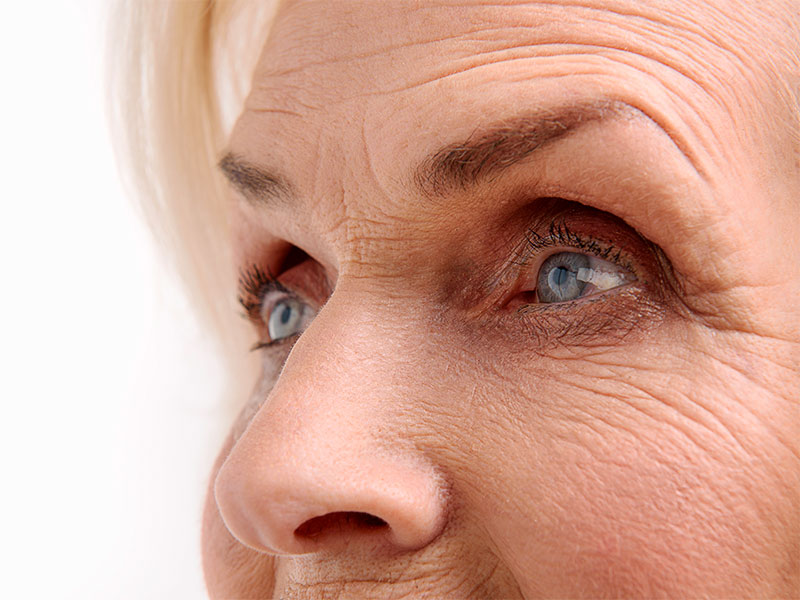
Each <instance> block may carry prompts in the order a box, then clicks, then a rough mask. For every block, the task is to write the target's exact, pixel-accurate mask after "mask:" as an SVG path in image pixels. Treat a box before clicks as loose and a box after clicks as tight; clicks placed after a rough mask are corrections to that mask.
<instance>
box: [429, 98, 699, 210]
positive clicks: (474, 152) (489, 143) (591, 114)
mask: <svg viewBox="0 0 800 600" xmlns="http://www.w3.org/2000/svg"><path fill="white" fill-rule="evenodd" d="M620 117H625V118H632V119H638V120H643V121H647V122H648V123H651V124H652V123H654V121H653V120H652V119H651V118H650V117H649V116H647V115H646V114H645V113H643V112H642V111H641V110H639V109H638V108H635V107H633V106H631V105H630V104H627V103H625V102H621V101H611V100H599V101H593V102H588V103H582V104H575V105H566V106H561V107H558V108H555V109H552V110H548V111H542V112H538V113H533V114H529V115H522V116H516V117H512V118H511V119H508V120H505V121H503V122H501V123H498V124H495V125H490V126H488V127H485V128H479V129H477V130H476V131H475V132H474V133H473V134H472V135H471V136H470V137H469V138H468V139H467V140H465V141H463V142H460V143H455V144H450V145H447V146H445V147H444V148H441V149H439V150H437V151H435V152H433V153H432V154H430V155H429V156H428V158H426V159H425V160H423V161H422V163H420V165H419V166H418V167H417V169H416V170H415V171H414V173H413V180H414V184H415V187H416V188H417V189H418V190H419V191H420V193H421V194H422V195H423V196H425V197H429V198H430V197H444V196H447V195H448V194H450V193H452V192H455V191H458V190H465V189H468V188H471V187H474V186H475V185H477V184H479V183H480V182H482V181H484V180H485V179H487V178H490V177H491V176H493V175H496V174H497V173H499V172H501V171H503V170H505V169H507V168H509V167H511V166H513V165H514V164H516V163H518V162H520V161H522V160H524V159H526V158H528V157H529V156H530V155H531V154H533V153H535V152H536V151H537V150H540V149H542V148H544V147H545V146H547V145H548V144H551V143H553V142H556V141H558V140H560V139H563V138H565V137H567V136H568V135H570V134H571V133H574V132H575V131H577V130H578V129H580V128H582V127H584V126H586V125H588V124H590V123H594V122H597V121H604V120H609V119H613V118H620ZM656 125H657V126H658V127H659V129H662V131H663V128H661V127H660V126H659V125H658V124H657V123H656ZM684 154H685V153H684ZM690 162H691V161H690Z"/></svg>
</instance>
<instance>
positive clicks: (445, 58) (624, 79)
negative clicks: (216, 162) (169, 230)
mask: <svg viewBox="0 0 800 600" xmlns="http://www.w3.org/2000/svg"><path fill="white" fill-rule="evenodd" d="M792 12H796V10H795V9H794V8H793V6H792V3H791V2H786V3H780V2H773V3H769V2H767V3H745V2H741V3H740V2H733V1H731V0H715V1H708V2H688V1H687V2H683V1H676V2H669V3H667V2H656V1H652V2H650V1H648V2H642V1H640V0H625V1H623V0H620V1H616V0H605V1H601V0H581V1H575V2H573V1H564V2H561V1H559V2H556V3H549V2H516V1H511V0H509V1H507V2H503V3H496V4H494V3H490V2H486V1H482V0H473V1H470V0H462V1H458V2H457V1H455V0H453V1H446V0H420V1H419V2H400V1H398V2H393V1H392V2H390V1H388V0H387V1H385V2H384V1H381V2H372V1H362V2H354V1H350V0H336V1H335V2H332V1H328V2H323V1H309V2H288V3H285V5H284V6H283V7H282V8H281V10H280V12H279V15H278V20H277V22H276V25H275V28H274V30H273V33H272V35H271V37H270V39H269V40H268V42H267V44H266V46H265V48H264V49H263V52H262V56H261V59H260V63H259V67H258V69H257V72H256V76H255V81H254V85H253V89H252V91H251V94H250V96H249V98H248V100H247V102H246V105H245V107H244V109H243V112H242V114H241V117H240V119H239V121H238V123H237V125H236V127H235V129H234V132H233V134H232V136H231V139H230V145H229V148H230V152H231V153H232V154H231V155H232V156H234V157H235V158H236V161H238V162H237V163H236V167H235V168H231V167H230V166H229V168H228V172H229V175H230V174H231V173H239V175H240V176H239V178H238V179H237V178H236V177H235V176H233V179H234V182H233V183H234V186H233V187H236V188H237V189H238V191H235V192H232V199H231V207H232V209H231V210H232V214H233V221H234V224H235V227H236V230H237V244H238V245H237V248H236V254H237V260H238V261H239V266H240V267H241V268H242V270H243V271H247V270H248V269H252V268H253V266H254V265H255V266H258V267H259V268H260V269H261V270H263V271H264V272H266V271H270V272H271V273H272V274H273V275H275V276H277V277H278V279H279V280H280V281H281V283H282V284H283V286H284V288H286V289H287V290H289V291H290V293H291V294H292V295H293V296H294V297H296V298H299V299H300V301H301V302H302V304H303V306H304V307H306V308H307V310H308V311H311V312H313V314H315V316H314V318H313V319H311V318H309V319H307V321H308V323H307V327H306V328H305V330H304V332H303V333H302V335H299V336H293V337H289V338H287V339H284V340H282V341H280V342H278V343H276V344H274V345H272V346H270V347H269V348H265V349H262V350H259V352H261V353H262V356H263V373H262V375H261V378H260V381H259V382H258V384H257V385H256V386H255V387H254V392H253V395H252V398H251V399H250V401H249V403H248V405H247V407H246V408H245V410H244V411H243V412H242V415H241V417H240V419H239V422H238V423H237V424H236V426H235V427H234V430H233V431H232V433H231V435H230V437H229V439H228V441H227V443H226V445H225V447H224V448H223V450H222V452H221V454H220V457H219V460H218V461H217V464H216V466H215V468H214V472H213V474H212V478H211V485H210V488H209V496H208V501H207V505H206V512H205V520H204V548H203V550H204V568H205V572H206V579H207V583H208V587H209V591H210V593H211V595H212V597H219V598H239V597H241V598H268V597H282V598H332V597H351V598H414V597H442V598H445V597H446V598H518V597H524V598H539V597H549V598H605V597H608V598H611V597H614V598H617V597H638V598H644V597H648V598H653V597H681V598H687V597H694V598H706V597H720V598H722V597H724V598H735V597H742V598H744V597H747V598H755V597H762V598H765V597H771V598H772V597H787V598H788V597H798V596H799V595H800V581H799V579H800V575H798V573H799V572H800V562H799V561H800V557H799V554H800V548H799V547H798V541H799V540H800V520H799V519H800V517H799V515H800V501H799V500H798V497H799V496H800V479H799V474H800V444H799V443H798V439H800V435H798V431H799V430H800V413H799V412H798V410H799V408H798V390H800V364H799V358H798V357H799V356H800V345H799V343H798V342H799V341H800V328H799V327H800V326H799V325H798V322H799V321H800V319H798V316H800V312H799V308H798V307H799V306H800V305H798V302H797V297H798V293H799V292H800V286H799V285H798V281H800V267H798V265H800V260H798V259H800V252H799V251H798V241H797V240H798V234H800V201H798V200H800V185H798V168H797V155H796V148H795V147H793V146H792V143H793V142H792V136H791V133H792V129H791V123H792V119H793V116H792V115H791V114H790V112H789V106H788V105H787V104H786V103H784V102H782V101H781V97H780V95H779V91H780V87H779V86H777V85H774V83H775V81H776V80H777V76H776V73H777V71H778V69H780V68H781V65H785V64H786V61H787V60H788V59H787V57H786V56H784V55H783V54H782V52H783V49H785V48H790V47H791V44H796V43H797V42H796V40H792V39H789V36H788V27H787V26H786V24H785V23H786V21H785V18H786V16H787V15H789V14H791V13H792ZM564 107H571V108H570V110H571V112H570V110H568V111H567V112H566V113H565V112H564V110H563V109H564ZM575 107H577V108H575ZM576 115H578V116H577V117H576ZM543 116H544V117H548V116H549V118H550V121H549V122H547V121H542V117H543ZM543 123H544V125H543ZM548 123H549V124H548ZM554 123H555V125H554ZM532 124H533V125H532ZM562 125H563V127H562ZM498 127H501V134H500V135H498V134H497V128H498ZM502 127H505V129H502ZM543 127H544V129H547V130H548V131H550V132H552V131H553V130H554V129H556V130H557V129H559V128H561V129H564V130H565V131H566V133H563V135H556V136H551V137H553V139H548V141H546V142H544V143H541V144H535V146H536V147H535V148H534V147H533V146H530V147H527V146H526V150H525V151H524V152H517V154H515V155H513V156H512V157H510V158H509V156H506V157H505V159H506V160H505V161H499V162H500V163H502V164H498V162H492V160H493V159H486V158H485V157H484V159H481V157H480V156H478V157H477V158H476V157H475V156H472V155H470V157H469V160H467V159H464V160H465V164H464V165H462V167H463V168H459V167H458V165H457V164H456V166H455V167H454V166H453V164H452V163H453V161H452V160H451V161H450V163H449V164H450V171H449V172H450V173H451V175H452V173H456V175H457V174H458V173H461V174H462V175H464V173H467V175H466V176H462V177H461V179H456V180H454V181H450V179H448V177H447V174H446V173H444V174H442V172H436V174H434V175H431V174H430V173H428V171H426V166H427V167H431V165H436V164H442V163H444V162H446V161H444V160H443V159H442V157H447V156H450V157H451V158H452V156H455V155H457V153H455V154H454V153H453V152H452V150H453V149H454V148H459V147H464V146H465V145H468V144H469V143H470V141H474V140H481V139H483V138H482V137H481V136H485V135H487V134H488V135H489V137H490V138H491V135H492V132H494V134H495V137H494V138H491V139H490V141H489V142H487V143H486V144H484V149H485V148H487V147H494V146H493V145H492V144H493V142H492V141H491V140H492V139H494V140H495V141H497V140H498V139H501V140H502V139H508V138H512V139H516V138H514V135H515V133H514V132H515V131H519V130H520V129H525V128H528V129H526V131H529V133H530V132H534V133H533V134H531V135H534V136H535V135H541V130H542V128H543ZM548 128H549V129H548ZM535 132H539V133H535ZM526 139H528V138H526ZM495 145H499V146H502V143H498V144H495ZM442 149H444V150H442ZM459 156H460V155H459ZM437 157H438V158H437ZM481 160H483V162H481ZM469 161H472V162H469ZM455 162H456V163H458V161H457V160H456V161H455ZM487 164H489V166H486V165H487ZM243 166H246V167H247V168H249V169H251V170H250V171H248V173H250V175H252V174H253V173H255V172H256V171H255V170H254V169H256V168H257V169H259V170H260V171H259V175H258V176H255V177H250V178H249V179H248V178H247V177H242V176H241V175H242V173H243V172H244V171H243V170H242V168H243ZM236 168H238V169H239V170H238V171H236ZM261 171H264V173H261ZM267 173H269V174H271V175H270V176H271V177H272V178H273V179H266V178H265V175H266V174H267ZM243 182H244V183H243ZM553 198H559V199H561V200H552V199H553ZM553 223H556V224H557V225H558V226H562V227H565V228H567V229H568V230H569V231H570V232H572V233H574V234H575V236H574V237H572V238H564V236H561V237H558V238H557V239H556V242H548V243H549V245H547V244H540V245H539V246H538V247H537V246H536V245H535V244H532V243H530V242H528V243H527V245H526V242H525V240H526V239H528V240H531V239H539V238H542V237H547V235H549V234H550V233H551V224H553ZM537 236H538V237H537ZM548 239H549V238H548ZM576 239H579V240H580V242H579V243H577V242H575V240H576ZM590 241H594V242H596V243H597V244H599V245H600V246H602V247H603V248H612V249H613V252H611V253H606V254H603V256H604V257H606V259H607V260H609V261H611V262H612V263H614V264H618V265H622V268H624V270H625V272H626V273H629V274H630V279H628V280H626V282H625V285H620V286H618V287H614V288H613V289H609V290H607V291H601V292H597V293H594V294H592V295H590V296H589V297H587V298H580V299H576V300H570V301H566V302H562V303H560V304H554V305H545V304H541V303H537V296H536V294H535V290H536V285H537V273H538V269H539V268H540V267H541V265H542V262H543V260H544V259H545V258H546V257H547V256H548V255H552V254H553V252H554V251H558V250H560V251H574V252H585V253H591V252H589V250H587V249H586V248H587V247H588V246H587V243H588V242H590ZM292 247H294V248H298V249H301V250H302V251H303V253H304V254H303V253H299V252H298V251H296V250H294V251H292V252H289V249H290V248H292ZM244 293H245V295H246V294H247V292H246V291H245V292H244ZM256 295H257V294H256ZM258 301H259V298H255V299H254V300H253V302H255V303H257V302H258ZM264 315H265V316H264ZM262 316H264V319H268V318H269V312H268V311H265V310H261V311H260V312H259V308H258V307H256V309H255V311H254V326H255V329H256V331H257V334H258V336H259V340H260V341H265V338H266V336H267V335H268V331H267V327H266V325H265V324H264V322H262V320H261V317H262ZM320 517H322V518H320Z"/></svg>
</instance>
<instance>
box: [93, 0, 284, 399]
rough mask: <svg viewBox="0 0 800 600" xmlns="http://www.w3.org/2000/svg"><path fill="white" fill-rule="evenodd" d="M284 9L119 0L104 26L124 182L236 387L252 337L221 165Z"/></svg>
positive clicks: (209, 0)
mask: <svg viewBox="0 0 800 600" xmlns="http://www.w3.org/2000/svg"><path fill="white" fill-rule="evenodd" d="M277 3H278V0H272V1H270V0H259V1H257V2H253V1H252V0H195V1H186V0H174V1H172V2H149V1H148V2H145V1H140V0H127V1H126V0H121V1H119V2H118V3H117V4H116V5H115V6H114V8H113V11H112V14H111V27H110V29H109V31H110V35H111V38H110V40H109V42H110V52H109V57H110V60H109V63H108V81H109V90H110V96H109V113H110V118H111V122H112V129H113V130H114V134H115V141H116V151H117V154H118V159H119V162H120V164H122V165H124V167H125V168H124V169H123V170H122V172H123V177H124V180H125V183H126V184H127V185H128V186H130V187H131V188H132V189H133V191H134V193H135V195H136V196H137V197H138V198H139V199H140V203H139V206H140V209H141V211H142V213H143V215H144V217H145V219H146V221H147V222H148V224H149V226H150V228H151V230H152V232H153V233H154V235H155V238H156V240H157V242H158V243H159V245H160V246H161V247H162V248H163V249H164V250H165V251H166V255H167V258H168V259H169V261H170V264H171V266H172V267H173V268H174V269H175V270H176V272H177V273H178V274H179V276H180V277H181V279H182V280H183V283H184V284H185V288H186V290H187V291H188V292H189V294H190V300H191V303H192V305H193V306H194V307H195V309H196V310H197V313H198V316H199V318H200V321H201V324H203V325H205V326H207V327H208V328H209V329H210V330H211V331H212V332H214V333H215V334H216V335H215V339H216V341H217V342H218V346H219V349H220V350H221V356H222V357H223V358H225V359H226V360H227V362H229V363H230V364H228V365H226V366H227V367H229V369H228V372H229V373H230V374H231V375H232V376H234V377H235V378H236V379H238V380H242V379H249V378H248V377H247V376H246V374H245V373H243V372H242V370H243V369H245V370H249V369H250V368H252V360H248V359H246V358H245V356H246V350H247V347H248V342H249V341H252V340H250V339H249V338H250V335H251V334H249V330H248V328H247V325H246V323H245V321H244V319H241V318H239V313H240V311H239V310H238V308H237V306H236V303H235V282H236V277H237V275H236V273H235V271H234V266H233V261H232V257H231V239H230V235H231V234H230V228H229V226H228V217H227V213H228V211H227V209H226V206H225V204H226V198H227V195H226V188H225V184H224V182H223V181H222V179H221V176H220V174H219V173H218V169H217V168H216V163H217V161H218V160H219V158H220V154H221V152H222V150H223V147H224V145H225V143H226V140H227V138H228V135H229V134H230V130H231V128H232V126H233V123H234V120H235V118H236V116H237V114H238V112H239V111H240V110H241V107H242V105H243V104H244V100H245V98H246V94H247V92H248V90H249V87H250V83H251V79H252V76H253V71H254V70H255V66H256V62H257V59H258V53H259V51H260V49H261V48H262V47H263V45H264V43H265V40H266V36H267V35H268V33H269V28H270V24H271V22H272V19H273V16H274V13H275V10H276V8H277ZM223 292H224V293H223ZM239 375H241V376H242V377H238V376H239ZM243 383H244V382H243ZM247 383H248V384H249V383H250V381H248V382H247Z"/></svg>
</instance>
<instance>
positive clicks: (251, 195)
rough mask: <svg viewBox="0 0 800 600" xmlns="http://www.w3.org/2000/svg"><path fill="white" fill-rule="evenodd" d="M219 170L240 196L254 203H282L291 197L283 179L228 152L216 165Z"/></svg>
mask: <svg viewBox="0 0 800 600" xmlns="http://www.w3.org/2000/svg"><path fill="white" fill-rule="evenodd" d="M218 166H219V168H220V170H221V171H222V172H223V174H224V175H225V177H226V178H227V179H228V181H229V182H230V183H231V185H232V186H233V187H234V188H236V189H237V190H239V192H241V194H242V195H243V196H244V197H245V198H247V199H248V200H250V201H251V202H254V203H259V204H260V203H262V202H267V203H269V202H283V201H285V200H286V199H288V198H290V197H291V196H292V193H291V189H290V187H289V186H288V185H287V184H286V183H285V182H284V181H283V179H282V178H281V177H280V176H279V175H277V174H275V173H270V172H269V171H266V170H264V169H262V168H261V167H258V166H256V165H254V164H252V163H250V162H248V161H247V160H245V159H243V158H241V157H240V156H236V155H235V154H233V153H232V152H228V153H227V154H225V156H223V157H222V159H221V160H220V161H219V164H218Z"/></svg>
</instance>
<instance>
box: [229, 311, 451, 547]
mask: <svg viewBox="0 0 800 600" xmlns="http://www.w3.org/2000/svg"><path fill="white" fill-rule="evenodd" d="M334 311H336V307H335V306H332V302H329V304H328V305H326V307H325V309H324V310H323V311H322V312H321V313H320V314H319V315H318V316H317V318H316V319H315V321H314V322H313V323H312V325H311V327H310V328H309V329H308V330H307V331H306V332H305V333H304V334H303V336H302V337H301V338H300V340H299V341H298V342H297V344H296V345H295V347H294V349H293V350H292V353H291V355H290V356H289V358H288V360H287V362H286V364H285V365H284V369H283V371H282V373H281V376H280V378H279V379H278V382H277V383H276V385H275V387H274V388H273V390H272V392H271V393H270V394H269V397H268V398H267V399H266V400H265V402H264V404H263V405H262V407H261V408H260V409H259V411H258V413H257V414H256V415H255V417H254V418H253V420H252V421H251V423H250V424H249V426H248V427H247V429H246V430H245V432H244V433H243V434H242V436H241V437H240V438H239V439H238V441H237V442H236V443H235V445H234V446H233V448H232V450H231V452H230V454H229V455H228V457H227V459H226V460H225V462H224V463H223V465H222V467H221V469H220V471H219V473H218V475H217V478H216V482H215V488H214V490H215V496H216V501H217V504H218V507H219V510H220V514H221V515H222V518H223V520H224V521H225V524H226V526H227V527H228V529H229V530H230V532H231V533H232V534H233V535H234V537H236V538H237V539H238V540H239V541H240V542H241V543H243V544H245V545H246V546H249V547H250V548H253V549H255V550H258V551H261V552H267V553H271V554H306V553H312V552H318V551H320V550H323V549H337V548H342V547H345V546H349V545H351V544H370V545H372V546H374V547H380V546H386V545H388V546H391V547H394V548H396V549H398V550H414V549H418V548H421V547H424V546H426V545H427V544H429V543H430V542H431V541H432V540H433V539H435V538H436V537H437V536H438V535H439V533H440V532H441V530H442V528H443V527H444V523H445V518H444V517H445V501H446V497H447V494H446V493H445V491H446V490H445V485H444V480H443V478H442V477H441V475H440V473H439V471H438V470H437V469H436V468H435V466H434V465H433V464H432V463H431V462H430V461H429V460H428V459H427V458H426V456H425V455H424V453H423V451H421V450H419V449H417V448H416V447H415V446H414V445H413V444H412V443H410V440H409V439H408V438H409V435H408V430H407V428H406V425H407V424H408V419H409V418H410V415H411V414H412V411H410V410H409V407H408V404H407V403H408V402H409V401H410V400H414V399H413V398H410V397H409V394H408V390H407V389H401V387H403V386H401V385H400V383H399V381H398V378H397V377H396V373H393V368H395V367H396V359H395V360H384V358H382V357H389V356H392V357H396V353H395V351H396V348H395V349H392V350H388V349H384V351H383V352H380V351H376V348H375V340H376V339H378V340H385V339H387V338H386V337H385V336H379V337H378V338H374V337H372V334H371V333H369V332H367V331H365V329H364V328H358V326H357V325H356V327H355V328H354V327H352V325H353V324H352V323H351V324H350V325H351V327H349V328H348V329H349V330H354V329H355V330H356V331H358V332H359V334H358V335H357V336H355V337H353V336H350V337H347V336H344V335H338V334H337V332H336V330H335V327H334V328H332V327H331V326H329V325H330V324H331V323H335V322H336V321H337V315H336V314H331V313H333V312H334ZM350 314H352V313H350ZM339 316H341V315H339ZM339 333H341V332H339ZM384 333H385V332H384ZM392 363H395V364H394V365H393V364H392Z"/></svg>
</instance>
